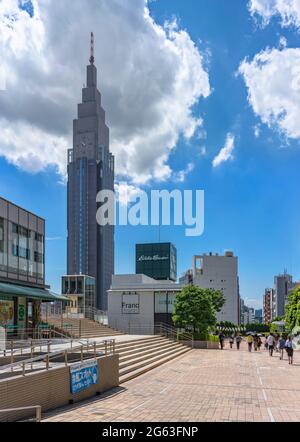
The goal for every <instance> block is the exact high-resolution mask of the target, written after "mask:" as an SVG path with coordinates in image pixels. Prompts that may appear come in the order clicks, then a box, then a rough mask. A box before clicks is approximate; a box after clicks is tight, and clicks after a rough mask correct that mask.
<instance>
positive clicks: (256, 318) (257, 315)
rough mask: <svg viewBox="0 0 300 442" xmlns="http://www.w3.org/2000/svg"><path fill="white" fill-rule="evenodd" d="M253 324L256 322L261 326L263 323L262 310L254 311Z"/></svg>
mask: <svg viewBox="0 0 300 442" xmlns="http://www.w3.org/2000/svg"><path fill="white" fill-rule="evenodd" d="M254 322H256V324H262V322H263V311H262V309H258V310H255V315H254Z"/></svg>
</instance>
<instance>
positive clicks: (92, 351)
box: [0, 339, 115, 376]
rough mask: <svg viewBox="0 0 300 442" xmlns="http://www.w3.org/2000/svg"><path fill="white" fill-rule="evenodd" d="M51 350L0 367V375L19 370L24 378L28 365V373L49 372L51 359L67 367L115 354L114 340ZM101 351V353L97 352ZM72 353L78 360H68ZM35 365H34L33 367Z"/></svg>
mask: <svg viewBox="0 0 300 442" xmlns="http://www.w3.org/2000/svg"><path fill="white" fill-rule="evenodd" d="M50 350H51V349H50V348H49V349H48V351H47V353H45V354H43V355H42V356H36V357H30V358H28V359H23V360H21V361H18V362H13V363H10V364H6V365H3V366H0V374H1V373H3V372H4V373H5V372H7V373H9V372H14V370H15V369H16V368H19V370H18V371H21V373H22V376H26V374H27V373H26V367H28V365H29V366H30V370H29V372H31V371H32V370H34V369H37V370H39V371H41V370H49V368H51V367H50V362H51V360H52V362H56V363H57V361H53V359H58V358H63V362H62V363H63V364H64V365H65V366H68V364H70V363H74V362H79V361H80V362H83V361H84V360H86V359H93V358H97V357H99V356H103V357H105V356H109V355H112V354H115V339H106V340H103V341H100V342H96V341H94V342H90V341H87V343H86V344H85V345H84V344H81V345H79V346H75V347H70V348H65V349H63V350H58V351H54V352H51V351H50ZM99 350H101V351H99ZM70 353H72V355H74V354H77V353H78V358H77V359H76V358H75V359H74V358H73V357H72V359H71V360H70V359H68V355H69V354H70ZM43 363H45V365H44V366H43V365H42V366H41V364H43ZM35 364H36V365H35Z"/></svg>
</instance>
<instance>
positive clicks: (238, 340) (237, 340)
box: [235, 335, 242, 350]
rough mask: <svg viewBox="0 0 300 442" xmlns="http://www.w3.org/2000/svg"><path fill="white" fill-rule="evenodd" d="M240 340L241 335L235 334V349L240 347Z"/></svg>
mask: <svg viewBox="0 0 300 442" xmlns="http://www.w3.org/2000/svg"><path fill="white" fill-rule="evenodd" d="M241 341H242V337H241V336H240V335H237V337H236V338H235V342H236V349H237V350H239V349H240V345H241Z"/></svg>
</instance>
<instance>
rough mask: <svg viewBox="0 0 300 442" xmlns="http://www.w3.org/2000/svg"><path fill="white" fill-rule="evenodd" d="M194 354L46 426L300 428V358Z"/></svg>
mask: <svg viewBox="0 0 300 442" xmlns="http://www.w3.org/2000/svg"><path fill="white" fill-rule="evenodd" d="M228 347H229V345H228V344H226V347H225V349H224V350H223V351H220V350H192V351H191V352H189V353H187V354H186V355H184V356H182V357H180V358H178V359H175V360H173V361H171V362H169V363H167V364H165V365H163V366H161V367H158V368H156V369H154V370H152V371H151V372H149V373H146V374H144V375H142V376H140V377H138V378H136V379H133V380H131V381H129V382H126V383H124V384H122V386H121V387H119V388H115V389H114V390H112V391H110V392H108V393H106V394H104V395H103V396H102V397H101V398H95V399H93V400H91V401H86V402H84V403H80V404H76V405H74V406H69V407H67V408H65V409H62V410H59V411H58V410H56V411H55V412H54V413H52V414H49V413H48V414H47V415H45V416H44V417H45V419H44V421H52V422H53V421H64V422H65V421H66V422H67V421H68V422H75V421H77V422H79V421H81V422H84V421H85V422H91V421H94V422H99V421H102V422H111V421H112V422H130V421H133V422H137V421H147V422H151V421H152V422H157V421H162V422H188V421H198V422H220V421H225V422H232V421H233V422H236V421H243V422H244V421H247V422H261V421H263V422H279V421H288V422H293V421H294V422H299V421H300V353H299V352H295V353H294V355H295V357H294V365H288V362H287V355H286V354H285V360H284V361H280V360H279V353H274V356H273V357H272V358H271V357H269V354H268V352H266V351H264V350H261V351H260V352H254V351H253V352H252V353H249V352H248V351H247V347H246V344H245V343H243V344H242V346H241V350H240V351H239V352H238V351H237V350H236V349H235V348H234V349H232V350H231V349H229V348H228Z"/></svg>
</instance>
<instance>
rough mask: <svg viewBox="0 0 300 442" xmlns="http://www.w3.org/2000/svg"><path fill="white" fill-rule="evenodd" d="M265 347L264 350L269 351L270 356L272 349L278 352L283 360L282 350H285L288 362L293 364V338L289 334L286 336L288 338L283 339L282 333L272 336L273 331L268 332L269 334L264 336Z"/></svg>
mask: <svg viewBox="0 0 300 442" xmlns="http://www.w3.org/2000/svg"><path fill="white" fill-rule="evenodd" d="M265 348H266V350H268V351H269V355H270V356H273V352H274V350H275V351H276V352H278V353H280V355H279V359H280V360H283V358H284V351H286V352H287V355H288V361H289V364H293V357H294V349H293V340H292V337H291V336H288V338H287V339H285V338H284V337H283V335H280V336H278V335H277V336H274V334H273V333H270V334H269V336H268V337H267V338H266V341H265Z"/></svg>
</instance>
